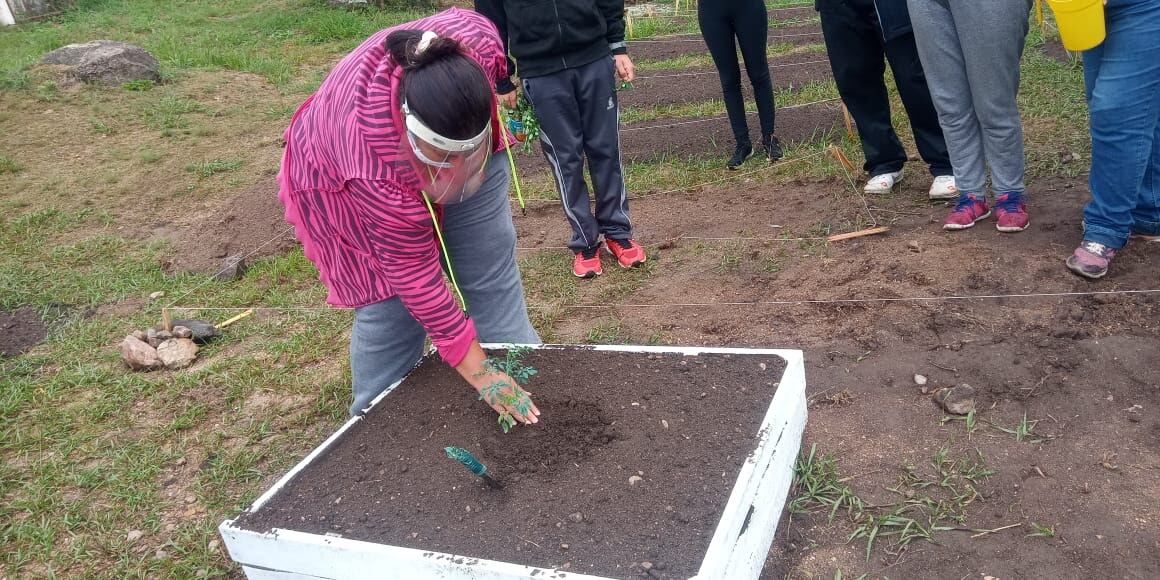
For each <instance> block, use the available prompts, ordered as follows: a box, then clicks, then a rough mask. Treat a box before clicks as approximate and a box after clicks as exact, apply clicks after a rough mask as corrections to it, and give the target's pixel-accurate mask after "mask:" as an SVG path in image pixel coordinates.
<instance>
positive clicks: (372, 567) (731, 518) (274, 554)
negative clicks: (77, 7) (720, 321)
mask: <svg viewBox="0 0 1160 580" xmlns="http://www.w3.org/2000/svg"><path fill="white" fill-rule="evenodd" d="M0 1H3V0H0ZM510 346H513V345H484V347H485V348H506V347H510ZM531 348H536V349H562V348H569V347H568V346H566V345H542V346H541V345H536V346H531ZM581 348H593V349H595V350H600V351H615V352H635V353H667V354H683V355H686V356H695V355H700V354H734V355H775V356H778V357H781V358H783V359H785V361H786V368H785V371H784V373H783V374H782V377H781V381H780V382H779V383H774V384H775V385H777V386H776V387H775V388H776V389H777V392H776V393H775V394H774V397H773V401H772V402H771V403H770V405H769V410H768V411H767V412H766V414H765V418H764V419H763V421H762V424H761V429H760V431H759V437H758V442H757V446H756V447H755V448H754V450H753V451H752V452H751V453H750V454H749V455H748V456H747V457H746V459H745V462H744V463H743V464H742V465H741V470H740V473H738V475H737V480H736V482H735V484H734V485H733V491H732V493H730V495H729V501H728V502H727V503H726V504H725V510H724V512H722V515H721V520H720V522H718V524H717V528H716V531H715V532H714V534H713V538H712V540H711V541H710V543H709V549H708V550H707V551H706V553H705V558H704V559H703V560H702V562H701V567H700V569H699V571H698V573H697V575H696V576H694V577H693V578H694V580H745V579H756V578H757V577H758V575H759V574H760V573H761V568H762V566H763V565H764V563H765V558H766V554H767V553H768V551H769V547H770V545H772V544H773V537H774V532H776V530H777V523H778V520H779V519H780V518H781V514H782V510H783V509H784V507H785V500H786V496H787V495H788V494H789V487H790V484H791V483H792V479H793V466H794V460H795V459H796V458H797V454H798V449H799V448H800V447H801V437H802V432H803V431H804V430H805V424H806V379H805V362H804V357H803V355H802V351H800V350H782V349H747V348H699V347H651V346H649V347H646V346H595V347H590V346H584V347H581ZM403 380H406V378H404V379H403ZM401 383H402V381H399V383H396V384H394V385H391V387H390V388H388V389H387V390H386V391H384V392H383V394H381V395H379V396H378V397H377V398H376V399H375V400H374V401H373V402H372V403H371V405H370V406H371V407H374V406H375V405H378V404H380V403H381V402H382V401H383V399H384V398H385V397H386V396H387V395H388V394H390V393H391V391H393V390H394V389H395V388H396V387H397V386H398V385H399V384H401ZM361 420H362V416H359V417H355V418H352V419H351V420H350V421H348V422H347V423H346V424H345V425H343V426H342V428H340V429H339V430H338V431H337V432H336V433H335V434H334V435H331V436H330V438H328V439H327V440H326V441H324V442H323V443H322V444H321V445H319V446H318V447H317V448H316V449H315V450H314V451H312V452H311V453H310V454H309V455H307V456H306V458H305V459H303V460H302V461H301V462H299V463H298V465H296V466H295V467H294V468H293V469H291V470H290V472H289V473H287V474H286V475H285V476H283V477H282V479H280V480H279V481H278V483H276V484H274V486H273V487H271V488H270V489H269V490H268V491H266V493H264V494H262V496H261V497H259V498H258V499H257V500H255V501H254V504H253V505H252V506H250V508H249V511H255V510H257V509H258V508H260V507H262V506H263V505H264V504H265V503H266V502H268V501H269V500H270V498H272V497H274V496H275V495H277V494H278V492H279V491H281V490H282V489H283V488H284V487H285V486H286V485H287V484H288V483H289V482H290V481H291V480H292V479H293V478H294V476H295V475H297V474H298V473H299V472H301V471H302V470H303V469H305V468H306V467H308V466H309V465H310V464H311V463H313V462H314V460H315V459H317V458H318V457H319V456H320V455H321V454H322V453H324V452H325V451H326V450H327V449H329V448H330V447H331V446H332V445H334V444H335V443H336V442H337V441H339V440H340V439H341V438H342V437H343V435H345V434H346V432H347V431H348V430H350V428H351V427H353V426H354V425H355V424H357V423H358V422H359V421H361ZM218 531H219V532H220V533H221V535H222V539H223V540H225V545H226V548H227V549H228V550H229V553H230V557H232V558H233V559H234V561H235V562H237V563H238V564H240V565H241V566H242V569H243V570H244V571H245V573H246V576H247V577H248V578H250V579H251V580H291V579H296V580H307V579H319V578H325V579H339V578H342V579H346V578H400V579H406V580H411V579H422V578H447V579H453V578H454V579H473V580H541V579H553V580H610V579H608V578H605V577H602V576H591V575H587V574H576V573H572V572H567V571H564V570H553V569H546V568H537V567H535V566H525V565H522V564H512V563H508V562H497V561H494V560H483V559H478V558H468V557H461V556H456V555H454V554H445V553H440V552H431V551H425V550H417V549H414V548H403V547H398V546H388V545H384V544H376V543H373V542H365V541H360V540H351V539H346V538H341V537H334V536H325V535H318V534H310V533H304V532H297V531H293V530H286V529H280V528H275V529H273V530H270V531H268V532H265V533H261V532H254V531H250V530H246V529H242V528H239V527H237V526H235V525H234V520H226V521H224V522H222V524H221V525H220V526H219V527H218Z"/></svg>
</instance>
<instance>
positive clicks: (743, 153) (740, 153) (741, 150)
mask: <svg viewBox="0 0 1160 580" xmlns="http://www.w3.org/2000/svg"><path fill="white" fill-rule="evenodd" d="M750 155H753V145H750V144H749V143H738V144H737V148H736V149H734V150H733V157H730V158H729V163H726V164H725V167H728V168H729V169H734V170H735V169H737V168H738V167H741V164H742V163H745V160H746V159H749V156H750Z"/></svg>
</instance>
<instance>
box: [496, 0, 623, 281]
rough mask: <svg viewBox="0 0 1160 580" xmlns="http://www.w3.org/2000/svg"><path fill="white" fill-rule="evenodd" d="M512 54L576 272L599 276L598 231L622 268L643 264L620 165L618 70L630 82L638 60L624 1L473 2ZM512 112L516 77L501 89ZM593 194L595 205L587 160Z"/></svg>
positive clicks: (542, 0)
mask: <svg viewBox="0 0 1160 580" xmlns="http://www.w3.org/2000/svg"><path fill="white" fill-rule="evenodd" d="M475 9H476V10H477V11H478V12H480V13H481V14H483V15H484V16H487V17H488V19H490V20H491V21H492V22H493V23H495V25H496V28H498V29H499V33H500V38H502V39H503V41H504V45H505V47H506V48H507V50H508V54H510V55H511V56H512V57H513V58H514V62H511V61H509V63H508V66H509V71H510V72H513V73H516V74H518V76H519V78H520V80H521V81H522V83H523V89H524V93H525V94H526V95H527V97H528V100H529V101H530V102H531V104H532V108H533V109H535V112H536V117H537V118H538V119H539V122H540V141H541V146H542V148H543V150H544V155H545V156H546V157H547V158H548V164H549V165H550V166H551V168H552V172H553V173H554V175H555V178H556V185H557V188H558V189H559V191H560V198H561V201H562V203H563V205H564V213H565V214H566V216H567V218H568V221H569V223H570V224H571V226H572V239H571V241H570V242H569V244H568V247H569V248H571V249H572V251H573V252H575V253H576V256H575V259H574V260H573V268H572V270H573V273H574V274H575V275H576V276H578V277H581V278H588V277H591V276H595V275H597V274H600V273H601V268H600V258H599V256H598V252H599V250H600V248H601V241H600V236H601V235H603V236H604V241H605V242H607V244H608V246H607V247H608V250H609V251H610V252H611V253H612V254H613V255H614V256H616V258H617V261H618V262H619V263H620V265H621V266H622V267H631V266H636V265H639V264H641V263H643V262H644V261H645V253H644V248H642V247H641V246H640V245H639V244H637V243H636V242H635V241H634V240H633V239H632V222H631V220H630V218H629V214H628V194H627V192H626V191H625V185H624V176H623V172H622V169H621V164H620V132H619V123H620V108H619V105H618V100H617V97H616V80H615V77H616V76H619V77H620V78H621V79H622V80H624V81H629V82H631V81H632V79H633V77H634V71H633V65H632V60H631V59H629V57H628V45H627V43H626V42H625V39H624V31H625V26H624V1H623V0H476V1H475ZM496 92H497V93H498V94H499V97H500V100H501V101H502V102H504V104H505V105H507V106H508V107H509V108H510V107H514V106H515V103H516V87H515V85H513V84H512V83H511V82H510V81H508V82H505V83H500V84H499V86H497V87H496ZM585 157H587V159H588V168H589V173H590V175H591V177H592V185H593V188H594V189H595V190H596V191H595V198H596V214H595V215H593V214H592V211H591V209H590V202H589V198H588V186H587V184H586V183H585V181H584V173H583V171H584V159H585Z"/></svg>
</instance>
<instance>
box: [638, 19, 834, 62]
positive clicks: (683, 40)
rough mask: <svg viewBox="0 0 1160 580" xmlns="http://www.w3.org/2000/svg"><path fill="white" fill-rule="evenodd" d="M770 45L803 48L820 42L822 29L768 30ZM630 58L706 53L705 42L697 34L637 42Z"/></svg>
mask: <svg viewBox="0 0 1160 580" xmlns="http://www.w3.org/2000/svg"><path fill="white" fill-rule="evenodd" d="M769 42H770V43H771V44H792V45H798V46H804V45H807V44H817V43H820V42H822V27H821V25H819V24H799V25H796V26H785V27H782V28H770V29H769ZM631 45H632V49H631V50H632V58H634V59H640V60H667V59H671V58H677V57H679V56H685V55H689V54H701V53H705V52H707V49H706V48H705V41H704V40H702V39H701V35H699V34H682V35H678V36H671V37H666V38H653V39H647V40H637V41H634V42H632V43H631Z"/></svg>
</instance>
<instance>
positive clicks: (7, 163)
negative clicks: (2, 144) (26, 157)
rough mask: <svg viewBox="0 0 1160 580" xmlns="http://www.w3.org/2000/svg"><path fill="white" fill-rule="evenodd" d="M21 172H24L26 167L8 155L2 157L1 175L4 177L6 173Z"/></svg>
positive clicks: (0, 158)
mask: <svg viewBox="0 0 1160 580" xmlns="http://www.w3.org/2000/svg"><path fill="white" fill-rule="evenodd" d="M21 171H24V166H22V165H20V164H19V163H17V162H16V161H15V160H13V159H12V158H11V157H8V156H7V155H0V175H4V174H5V173H19V172H21Z"/></svg>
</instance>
